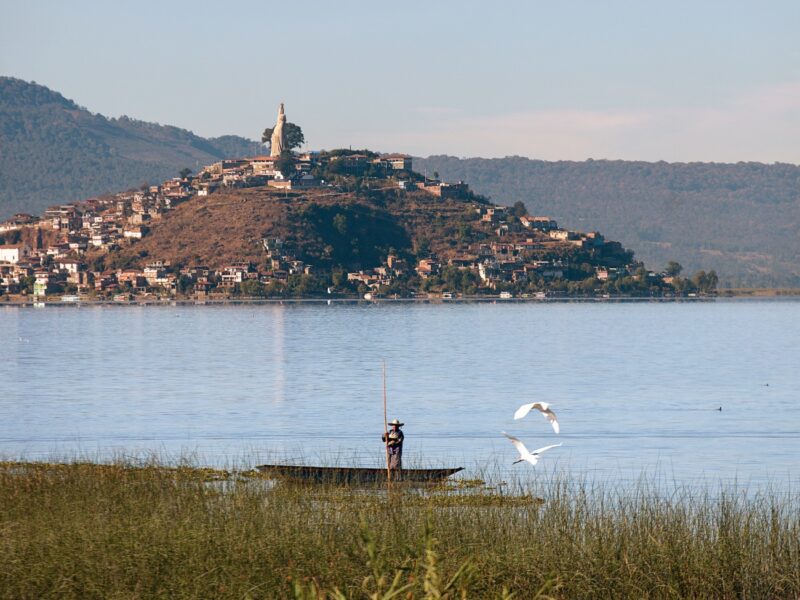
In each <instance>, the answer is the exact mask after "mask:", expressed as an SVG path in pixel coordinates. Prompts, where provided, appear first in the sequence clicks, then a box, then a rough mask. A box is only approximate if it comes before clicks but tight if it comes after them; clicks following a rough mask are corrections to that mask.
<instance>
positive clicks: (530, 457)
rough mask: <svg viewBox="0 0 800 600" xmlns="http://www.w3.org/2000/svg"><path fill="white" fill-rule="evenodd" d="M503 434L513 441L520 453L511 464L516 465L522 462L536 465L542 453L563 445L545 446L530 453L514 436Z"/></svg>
mask: <svg viewBox="0 0 800 600" xmlns="http://www.w3.org/2000/svg"><path fill="white" fill-rule="evenodd" d="M502 433H503V435H504V436H506V437H507V438H508V439H509V440H511V443H512V444H514V447H515V448H516V449H517V452H519V458H518V459H517V460H515V461H514V462H513V463H511V464H514V465H515V464H517V463H518V462H522V461H523V460H525V461H528V462H529V463H531V464H532V465H535V464H536V463H538V462H539V457H540V455H541V454H542V453H544V452H547V451H548V450H550V448H556V447H558V446H560V445H561V444H552V445H551V446H545V447H544V448H538V449H536V450H534V451H533V452H528V449H527V448H526V447H525V444H523V443H522V442H520V441H519V440H518V439H517V438H515V437H514V436H513V435H508V434H507V433H506V432H505V431H503V432H502Z"/></svg>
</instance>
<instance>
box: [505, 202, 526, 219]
mask: <svg viewBox="0 0 800 600" xmlns="http://www.w3.org/2000/svg"><path fill="white" fill-rule="evenodd" d="M508 212H509V214H511V215H513V216H515V217H524V216H525V215H527V214H528V207H527V206H525V203H524V202H523V201H522V200H517V201H516V202H514V206H512V207H511V208H509V209H508Z"/></svg>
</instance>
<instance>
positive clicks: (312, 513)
mask: <svg viewBox="0 0 800 600" xmlns="http://www.w3.org/2000/svg"><path fill="white" fill-rule="evenodd" d="M798 508H800V502H799V501H798V498H797V496H796V495H792V494H788V493H765V494H762V495H745V494H742V493H739V492H736V491H733V490H732V491H725V490H721V491H719V492H717V491H714V493H710V492H703V493H699V494H698V493H697V492H696V491H695V492H692V491H689V490H674V491H672V492H671V493H665V492H663V491H661V490H655V489H653V488H652V487H651V486H649V485H648V484H647V483H640V484H637V485H636V486H634V487H633V489H628V490H626V489H611V488H609V487H607V486H603V485H598V484H592V483H590V482H577V483H576V482H570V481H566V480H562V479H559V478H558V477H550V478H548V480H547V481H537V482H536V483H534V484H530V485H528V484H522V483H516V484H515V483H512V484H511V485H508V486H501V487H498V488H494V489H493V488H488V487H481V486H478V485H475V484H473V485H461V486H455V485H454V486H450V487H442V486H439V487H436V488H429V489H425V490H422V491H420V490H414V489H408V488H405V489H404V488H402V487H400V486H398V487H397V488H395V489H394V490H393V492H392V494H391V496H390V497H387V494H386V492H385V490H383V489H380V488H379V489H372V490H370V489H354V488H343V487H320V486H292V485H283V484H278V485H273V484H272V483H271V482H268V481H266V480H263V479H260V478H259V477H257V476H243V475H242V474H234V473H228V472H225V471H217V470H212V469H200V468H191V467H180V468H168V467H164V466H160V465H158V464H151V465H145V466H132V465H129V464H125V463H123V462H119V463H115V464H106V465H98V464H89V463H70V464H40V463H0V597H4V598H55V597H57V598H120V599H123V598H151V597H163V598H296V599H302V600H310V599H314V600H318V599H320V598H331V599H339V600H341V599H343V598H383V599H388V598H462V597H463V598H511V597H514V598H520V599H522V598H526V599H527V598H536V597H539V598H546V597H552V598H577V597H585V598H588V597H614V598H687V597H694V598H796V597H798V596H800V510H798Z"/></svg>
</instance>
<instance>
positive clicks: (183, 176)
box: [178, 167, 192, 179]
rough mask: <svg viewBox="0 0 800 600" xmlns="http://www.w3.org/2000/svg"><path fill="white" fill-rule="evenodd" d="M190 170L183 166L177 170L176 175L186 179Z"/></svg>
mask: <svg viewBox="0 0 800 600" xmlns="http://www.w3.org/2000/svg"><path fill="white" fill-rule="evenodd" d="M191 172H192V170H191V169H190V168H189V167H184V168H183V169H181V170H180V171H178V175H180V178H181V179H186V178H187V177H188V176H189V175H190V174H191Z"/></svg>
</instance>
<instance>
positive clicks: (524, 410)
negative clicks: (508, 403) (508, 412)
mask: <svg viewBox="0 0 800 600" xmlns="http://www.w3.org/2000/svg"><path fill="white" fill-rule="evenodd" d="M535 404H536V402H531V403H530V404H523V405H522V406H520V407H519V408H518V409H517V412H515V413H514V419H521V418H523V417H524V416H525V415H527V414H528V413H529V412H531V409H532V408H533V407H534V405H535Z"/></svg>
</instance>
